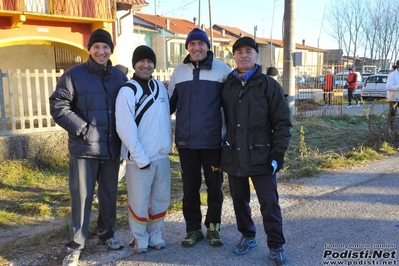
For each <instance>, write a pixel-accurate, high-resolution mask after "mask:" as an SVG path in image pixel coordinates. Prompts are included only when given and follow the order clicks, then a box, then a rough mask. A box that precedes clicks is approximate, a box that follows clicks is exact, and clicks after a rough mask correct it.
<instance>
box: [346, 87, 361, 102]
mask: <svg viewBox="0 0 399 266" xmlns="http://www.w3.org/2000/svg"><path fill="white" fill-rule="evenodd" d="M355 90H356V89H350V88H348V102H349V105H352V99H354V100H355V101H356V104H357V103H358V102H359V100H358V99H357V98H356V97H355V95H354V94H353V92H354V91H355Z"/></svg>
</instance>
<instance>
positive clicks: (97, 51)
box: [89, 42, 112, 65]
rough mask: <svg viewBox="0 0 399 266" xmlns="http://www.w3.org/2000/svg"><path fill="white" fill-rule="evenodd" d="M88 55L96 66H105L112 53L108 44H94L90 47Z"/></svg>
mask: <svg viewBox="0 0 399 266" xmlns="http://www.w3.org/2000/svg"><path fill="white" fill-rule="evenodd" d="M89 54H90V55H91V58H93V60H94V61H95V62H96V63H97V64H99V65H106V64H107V62H108V59H109V57H110V56H111V54H112V52H111V47H109V45H108V44H106V43H102V42H96V43H94V44H93V45H92V46H91V47H90V50H89Z"/></svg>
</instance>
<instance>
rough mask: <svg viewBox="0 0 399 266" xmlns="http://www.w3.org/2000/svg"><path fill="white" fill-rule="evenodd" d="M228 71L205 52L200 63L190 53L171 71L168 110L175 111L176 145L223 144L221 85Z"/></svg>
mask: <svg viewBox="0 0 399 266" xmlns="http://www.w3.org/2000/svg"><path fill="white" fill-rule="evenodd" d="M230 72H231V69H230V68H229V67H228V65H227V64H226V63H224V62H222V61H219V60H215V59H213V53H212V52H211V51H208V56H207V58H206V59H205V60H204V61H202V62H199V63H198V62H191V61H190V55H187V57H186V58H185V59H184V61H183V62H182V63H180V64H178V65H177V66H176V68H175V70H174V71H173V74H172V77H171V80H170V82H169V86H168V89H169V91H170V94H171V95H172V96H171V98H170V112H171V114H173V113H174V112H175V111H176V127H175V142H176V146H177V148H189V149H220V148H221V144H222V133H221V132H222V124H223V122H222V111H221V106H222V103H221V93H222V85H223V83H224V82H225V80H226V78H227V75H228V74H229V73H230Z"/></svg>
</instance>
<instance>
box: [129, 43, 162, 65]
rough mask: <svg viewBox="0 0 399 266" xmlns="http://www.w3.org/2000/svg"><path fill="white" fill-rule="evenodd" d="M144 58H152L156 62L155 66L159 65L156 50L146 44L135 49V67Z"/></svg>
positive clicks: (133, 60) (133, 61)
mask: <svg viewBox="0 0 399 266" xmlns="http://www.w3.org/2000/svg"><path fill="white" fill-rule="evenodd" d="M142 59H150V60H151V61H152V62H153V63H154V68H155V66H156V65H157V58H156V56H155V53H154V51H153V50H152V49H151V48H150V47H148V46H146V45H140V46H138V47H137V48H136V49H135V50H134V52H133V58H132V66H133V68H134V65H135V64H136V63H137V62H138V61H140V60H142Z"/></svg>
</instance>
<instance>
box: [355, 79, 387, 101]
mask: <svg viewBox="0 0 399 266" xmlns="http://www.w3.org/2000/svg"><path fill="white" fill-rule="evenodd" d="M387 80H388V74H375V75H371V76H369V77H368V78H367V79H366V81H365V82H364V83H363V88H362V92H361V93H360V96H361V97H362V99H364V100H365V99H367V98H369V97H373V98H386V97H387V88H386V83H387Z"/></svg>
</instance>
